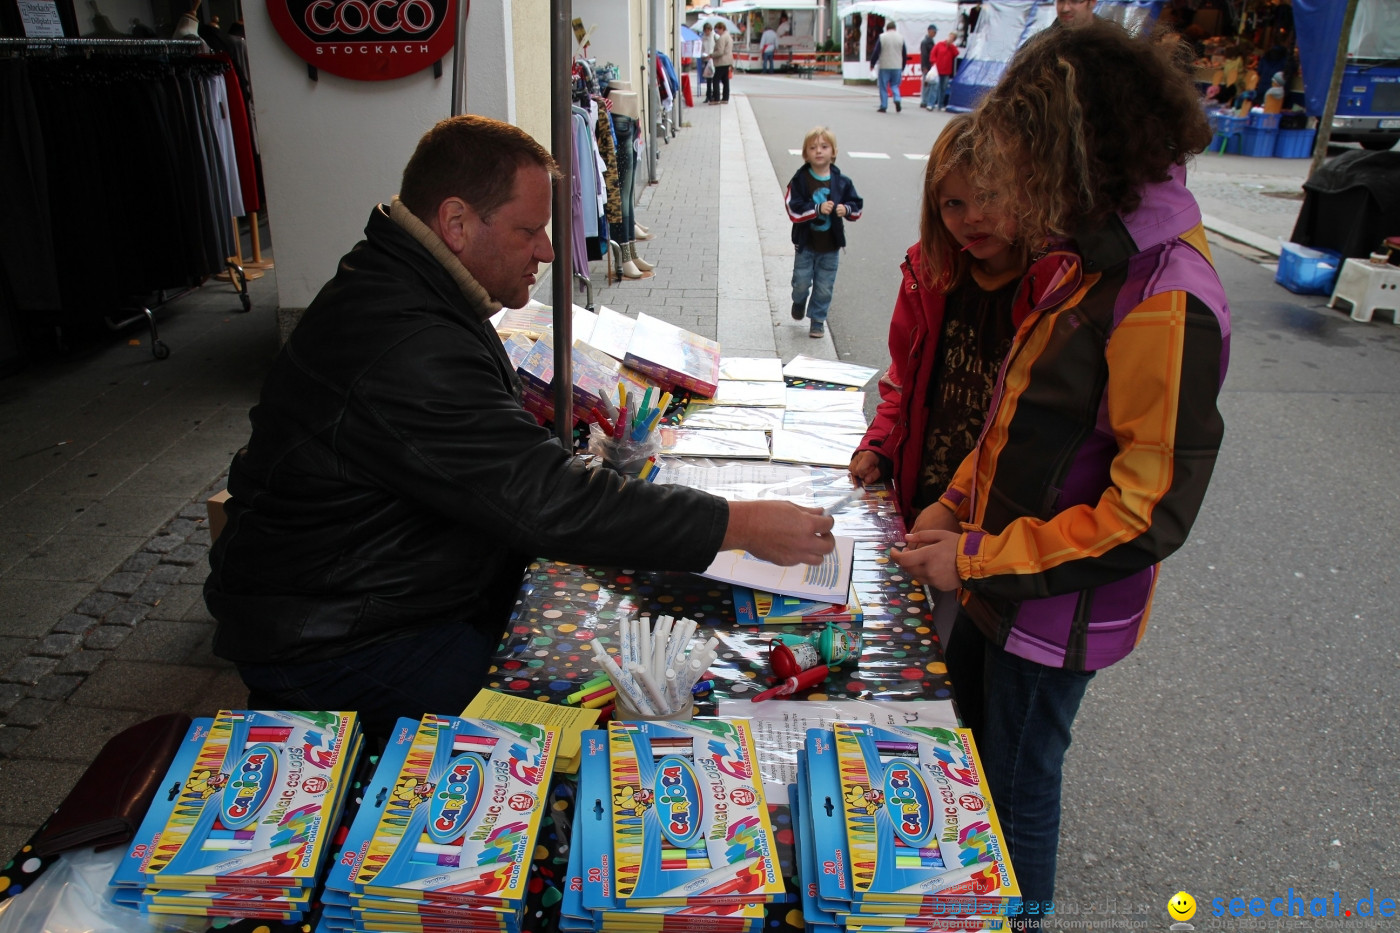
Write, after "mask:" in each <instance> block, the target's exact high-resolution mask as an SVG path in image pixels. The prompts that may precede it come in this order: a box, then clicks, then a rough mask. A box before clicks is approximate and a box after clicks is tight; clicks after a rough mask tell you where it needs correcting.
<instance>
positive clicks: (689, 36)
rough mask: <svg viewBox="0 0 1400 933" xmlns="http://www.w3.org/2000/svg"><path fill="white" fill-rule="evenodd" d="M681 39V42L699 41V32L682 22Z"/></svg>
mask: <svg viewBox="0 0 1400 933" xmlns="http://www.w3.org/2000/svg"><path fill="white" fill-rule="evenodd" d="M681 41H682V42H699V41H700V33H698V32H696V31H695V30H694V29H691V28H690V27H689V26H687V25H685V24H684V23H682V24H681Z"/></svg>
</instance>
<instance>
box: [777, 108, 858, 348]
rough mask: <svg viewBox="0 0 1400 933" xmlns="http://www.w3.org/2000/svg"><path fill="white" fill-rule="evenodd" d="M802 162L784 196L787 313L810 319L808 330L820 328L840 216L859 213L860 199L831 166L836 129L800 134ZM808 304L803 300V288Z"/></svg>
mask: <svg viewBox="0 0 1400 933" xmlns="http://www.w3.org/2000/svg"><path fill="white" fill-rule="evenodd" d="M802 159H803V162H804V164H803V166H802V167H801V168H800V169H798V170H797V173H796V174H795V175H793V176H792V180H791V181H789V182H788V186H787V192H786V193H785V194H784V199H785V200H786V201H787V212H788V219H789V220H791V221H792V243H793V246H795V247H796V248H797V254H796V256H795V257H794V258H793V261H792V319H793V320H794V321H800V320H802V318H803V317H806V318H808V319H810V320H811V326H810V328H809V329H808V336H810V337H821V336H823V335H825V334H826V317H827V313H828V312H829V311H830V309H831V293H832V290H833V289H834V288H835V287H836V269H837V267H838V265H839V264H840V261H841V250H842V249H844V248H845V246H846V225H845V223H844V221H846V220H851V221H856V220H859V219H860V212H861V209H862V208H863V207H864V205H865V202H864V201H862V200H861V197H860V195H859V194H856V186H855V185H854V184H853V183H852V182H851V180H850V179H849V178H847V177H846V176H845V175H843V174H842V173H841V170H840V169H838V168H837V167H836V135H835V134H834V133H832V132H831V130H829V129H827V128H826V127H824V126H819V127H816V128H815V129H813V130H812V131H811V132H810V133H808V134H807V136H806V138H805V139H803V140H802ZM809 292H810V294H811V299H812V301H811V304H808V302H807V297H808V293H809Z"/></svg>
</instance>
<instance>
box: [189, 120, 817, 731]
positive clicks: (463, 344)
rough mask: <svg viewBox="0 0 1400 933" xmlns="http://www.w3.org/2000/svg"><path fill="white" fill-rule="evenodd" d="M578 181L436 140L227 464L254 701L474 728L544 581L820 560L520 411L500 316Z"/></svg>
mask: <svg viewBox="0 0 1400 933" xmlns="http://www.w3.org/2000/svg"><path fill="white" fill-rule="evenodd" d="M557 177H558V169H557V168H556V166H555V163H554V160H553V159H552V158H551V157H550V155H549V153H548V152H547V151H546V150H544V149H543V148H542V147H541V146H539V144H537V143H536V142H535V141H534V140H533V139H531V138H530V137H529V136H528V135H526V134H525V133H524V132H523V131H521V130H519V129H517V128H515V127H513V126H510V125H509V124H505V123H499V122H497V121H494V120H489V119H486V118H483V117H474V116H464V117H455V118H453V119H451V120H445V121H443V122H442V123H440V124H438V125H437V126H436V127H435V128H433V129H432V130H430V131H429V132H428V133H427V135H425V136H424V137H423V139H422V141H420V143H419V145H418V149H417V151H416V152H415V153H414V155H413V157H412V159H411V160H410V161H409V164H408V167H407V168H406V169H405V170H404V178H403V184H402V188H401V193H400V197H398V198H395V199H394V200H393V202H392V203H391V204H390V205H388V206H387V207H386V206H385V205H380V206H378V207H377V208H375V210H374V211H373V212H372V213H371V214H370V218H369V224H368V226H367V227H366V228H365V240H364V241H362V242H361V243H360V244H358V245H357V246H356V247H355V248H354V249H353V250H352V251H351V252H350V253H349V254H347V255H346V256H345V257H344V258H343V259H342V260H341V263H340V269H339V271H338V272H337V274H336V276H335V278H334V279H332V280H331V281H330V282H329V283H328V284H327V285H326V286H325V287H324V288H323V289H322V290H321V292H320V294H319V295H318V296H317V297H316V299H315V300H314V301H313V302H312V303H311V306H310V307H309V308H307V310H306V313H305V315H304V316H303V318H302V320H301V322H300V324H299V325H298V327H297V329H296V330H295V331H294V332H293V334H292V336H291V339H290V340H289V341H288V343H287V345H286V346H285V347H284V348H283V350H282V352H281V353H280V354H279V355H278V357H277V359H276V360H275V361H274V363H273V366H272V370H271V372H270V373H269V375H268V378H267V382H266V384H265V385H264V387H263V391H262V397H261V400H260V402H259V404H258V405H257V407H255V408H254V409H253V411H252V414H251V419H252V422H253V434H252V438H251V440H250V441H249V443H248V446H247V447H246V448H245V449H243V450H241V451H239V453H238V454H237V456H235V457H234V461H233V465H232V467H231V468H230V471H229V483H228V489H229V493H230V497H231V498H230V500H229V502H228V504H227V509H226V511H227V516H228V523H227V526H226V527H225V529H224V531H223V533H222V535H221V536H220V537H219V539H218V541H217V542H216V543H215V545H214V547H213V548H212V550H211V552H210V564H211V567H212V570H213V572H212V573H211V574H210V575H209V579H208V581H207V582H206V583H205V587H204V595H205V600H206V602H207V603H208V606H209V610H210V612H211V613H213V615H214V617H215V618H216V619H217V620H218V622H219V626H218V630H217V632H216V634H215V636H214V650H215V653H216V654H218V655H219V656H221V657H224V658H228V659H230V660H233V661H235V662H237V663H238V665H239V670H240V672H241V674H242V676H243V679H244V681H245V682H246V683H247V684H248V686H249V688H250V691H251V695H250V697H249V703H250V705H251V706H253V707H261V708H273V709H279V708H280V709H353V710H359V711H360V712H361V714H362V715H363V716H364V720H365V725H366V728H367V729H368V730H369V731H371V732H373V733H378V734H384V733H386V732H387V731H388V729H389V728H390V727H391V726H392V725H393V722H394V719H395V718H396V717H398V716H415V717H416V716H421V715H422V714H424V713H427V712H441V713H457V712H460V711H461V709H462V708H463V707H464V706H466V704H467V703H468V702H469V701H470V700H471V698H472V697H473V696H474V695H475V694H476V692H477V690H478V689H479V688H480V686H481V683H482V681H483V679H484V677H485V674H486V670H487V668H488V666H489V663H490V659H491V657H492V655H493V653H494V651H495V648H496V647H497V645H498V644H499V641H500V638H501V634H502V632H503V629H504V626H505V623H506V620H507V618H508V616H509V613H510V609H511V606H512V604H513V601H514V597H515V593H516V589H517V588H518V586H519V584H520V580H521V577H522V573H523V571H524V568H525V565H526V564H527V563H528V562H529V561H530V560H531V559H534V558H538V557H548V558H552V559H556V560H565V561H571V562H576V563H588V564H601V565H613V566H617V565H625V566H628V567H636V568H639V569H657V570H689V571H698V570H703V569H705V567H707V566H708V565H709V563H710V562H711V560H713V558H714V556H715V554H716V553H717V552H718V551H719V550H721V549H723V548H734V547H741V548H745V549H747V550H748V551H750V552H752V553H754V554H756V555H758V556H760V557H763V558H765V559H768V560H771V561H774V562H776V563H781V564H795V563H810V564H815V563H819V562H820V560H821V557H822V555H823V554H825V553H827V552H829V551H830V550H831V549H832V546H833V544H832V539H831V535H830V529H831V525H832V522H831V519H830V518H828V517H824V516H822V515H821V514H820V513H819V512H817V511H816V510H814V509H802V508H798V507H797V506H794V505H791V504H788V503H781V502H735V503H726V502H725V501H724V500H723V499H720V498H717V497H715V496H711V495H708V494H706V493H702V492H699V491H696V490H691V489H686V488H681V487H674V486H656V485H651V484H648V483H645V482H639V481H637V480H624V479H623V478H622V477H621V476H619V475H617V474H616V473H613V472H612V471H610V470H595V469H586V468H584V467H583V466H582V465H580V464H579V463H578V462H577V461H576V460H575V459H574V458H572V457H571V456H569V455H568V454H566V452H565V451H564V450H563V449H562V447H561V446H560V445H559V444H558V442H557V441H556V440H555V438H554V437H553V436H552V435H551V434H550V433H549V432H548V431H546V430H545V429H543V428H541V427H540V426H539V424H538V423H536V421H535V419H534V418H533V417H532V416H531V415H530V414H528V413H527V412H526V411H525V410H524V409H523V408H522V407H521V405H520V387H519V384H518V381H517V379H516V376H515V373H514V370H513V368H512V367H511V365H510V361H509V359H508V358H507V356H506V354H505V351H504V349H503V348H502V345H501V341H500V339H499V338H498V337H497V336H496V333H495V331H494V330H493V329H492V328H491V326H490V323H489V322H488V321H487V318H488V317H489V316H490V315H492V314H493V313H495V312H496V311H497V310H499V309H500V308H501V307H502V306H509V307H519V306H521V305H523V304H524V303H525V302H526V300H528V298H529V293H530V287H531V286H532V285H533V284H534V281H535V273H536V271H537V270H538V268H539V265H540V264H541V263H548V262H550V261H551V260H552V259H553V248H552V247H551V245H550V242H549V237H548V235H547V234H546V233H545V225H546V224H547V223H548V221H549V219H550V208H551V188H552V184H553V181H554V179H555V178H557Z"/></svg>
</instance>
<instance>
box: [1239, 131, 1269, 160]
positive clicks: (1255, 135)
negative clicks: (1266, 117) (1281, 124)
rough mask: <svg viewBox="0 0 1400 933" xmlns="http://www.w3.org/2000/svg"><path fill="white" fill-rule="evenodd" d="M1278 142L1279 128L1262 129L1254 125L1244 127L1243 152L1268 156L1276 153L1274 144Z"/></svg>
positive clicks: (1263, 156) (1259, 156)
mask: <svg viewBox="0 0 1400 933" xmlns="http://www.w3.org/2000/svg"><path fill="white" fill-rule="evenodd" d="M1276 142H1278V130H1260V129H1255V128H1254V127H1252V126H1246V127H1245V128H1244V145H1243V147H1241V150H1240V151H1241V152H1243V153H1244V154H1245V155H1247V156H1255V157H1256V158H1268V157H1270V156H1272V155H1273V154H1274V144H1275V143H1276Z"/></svg>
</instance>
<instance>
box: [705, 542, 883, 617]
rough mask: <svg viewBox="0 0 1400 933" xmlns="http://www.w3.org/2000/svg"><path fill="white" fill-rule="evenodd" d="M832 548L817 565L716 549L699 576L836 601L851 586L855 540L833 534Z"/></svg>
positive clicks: (807, 597) (839, 599) (844, 596)
mask: <svg viewBox="0 0 1400 933" xmlns="http://www.w3.org/2000/svg"><path fill="white" fill-rule="evenodd" d="M832 537H833V538H834V539H835V541H836V547H835V549H834V550H832V552H831V553H830V554H827V555H826V557H824V558H822V562H821V563H820V564H796V565H794V566H792V567H780V566H778V565H777V564H770V563H769V562H768V561H766V560H760V559H758V558H757V557H754V556H753V555H752V554H750V553H749V552H748V551H720V552H719V553H718V554H716V555H715V559H714V562H713V563H711V564H710V566H709V567H708V568H706V570H705V572H704V573H702V574H700V576H702V577H705V578H706V579H709V580H719V581H720V582H722V583H736V584H738V585H739V586H747V587H749V588H750V589H755V590H767V591H768V592H770V593H782V594H784V595H786V596H797V597H800V598H802V599H815V600H818V601H820V602H826V603H838V602H842V601H843V600H844V599H845V598H846V592H847V590H848V588H849V587H850V585H851V561H852V558H853V556H854V554H855V540H854V539H853V538H848V537H846V536H845V535H833V536H832Z"/></svg>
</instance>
